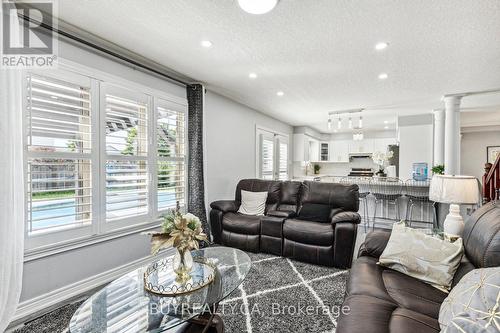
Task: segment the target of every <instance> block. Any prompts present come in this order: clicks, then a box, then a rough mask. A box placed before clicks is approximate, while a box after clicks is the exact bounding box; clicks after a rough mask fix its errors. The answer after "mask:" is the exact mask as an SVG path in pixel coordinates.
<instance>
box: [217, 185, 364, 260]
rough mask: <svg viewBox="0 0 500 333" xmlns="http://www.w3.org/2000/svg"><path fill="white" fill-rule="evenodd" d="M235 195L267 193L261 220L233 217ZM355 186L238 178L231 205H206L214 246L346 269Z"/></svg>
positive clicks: (354, 227) (237, 200) (356, 221)
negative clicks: (242, 191) (242, 192)
mask: <svg viewBox="0 0 500 333" xmlns="http://www.w3.org/2000/svg"><path fill="white" fill-rule="evenodd" d="M241 190H245V191H251V192H264V191H267V192H268V196H267V201H266V210H265V215H264V216H253V215H243V214H240V213H238V208H239V206H240V204H241ZM358 196H359V193H358V186H357V185H342V184H334V183H321V182H310V181H305V182H293V181H283V182H282V181H270V180H259V179H243V180H241V181H240V182H239V183H238V185H237V186H236V194H235V199H234V200H222V201H215V202H212V203H211V204H210V207H211V208H212V210H211V211H210V224H211V232H212V235H213V240H214V242H215V243H217V244H221V245H225V246H231V247H236V248H239V249H242V250H245V251H251V252H266V253H272V254H275V255H281V256H285V257H289V258H293V259H296V260H301V261H305V262H310V263H314V264H319V265H325V266H335V267H342V268H347V267H350V266H351V262H352V256H353V252H354V244H355V242H356V233H357V225H358V224H359V222H360V216H359V214H358V213H357V211H358V205H359V201H358Z"/></svg>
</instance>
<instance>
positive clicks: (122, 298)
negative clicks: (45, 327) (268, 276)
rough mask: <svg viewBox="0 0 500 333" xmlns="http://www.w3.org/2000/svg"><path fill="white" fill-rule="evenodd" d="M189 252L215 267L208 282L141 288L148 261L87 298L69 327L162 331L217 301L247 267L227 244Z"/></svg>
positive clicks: (75, 332) (82, 331)
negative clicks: (171, 291)
mask: <svg viewBox="0 0 500 333" xmlns="http://www.w3.org/2000/svg"><path fill="white" fill-rule="evenodd" d="M192 255H193V258H194V260H199V261H204V262H207V263H209V264H211V265H212V266H213V267H215V278H214V280H213V282H212V283H210V284H209V285H208V286H206V287H204V288H202V289H198V290H195V291H193V292H191V293H188V294H183V295H178V296H173V297H172V296H159V295H156V294H153V293H150V292H148V291H147V290H145V289H144V272H145V271H146V270H147V268H148V267H149V266H146V267H141V268H139V269H136V270H135V271H133V272H130V273H128V274H126V275H124V276H122V277H120V278H118V279H117V280H115V281H113V282H111V283H110V284H109V285H107V286H106V287H105V288H103V289H101V290H100V291H99V292H97V293H95V294H94V295H93V296H91V297H90V298H89V299H87V300H86V301H85V302H84V303H83V304H82V305H81V306H80V307H79V308H78V310H77V311H76V312H75V314H74V315H73V317H72V318H71V322H70V325H69V330H70V332H71V333H87V332H88V333H90V332H92V333H98V332H129V333H132V332H163V331H165V330H167V329H170V328H173V327H175V326H177V325H179V324H181V323H183V322H185V321H187V320H188V319H191V318H193V317H196V316H197V315H199V314H201V313H203V312H206V311H208V310H209V309H210V306H211V305H214V304H216V303H218V302H220V301H222V300H223V299H224V298H226V297H227V296H228V295H229V294H231V292H233V291H234V290H235V289H236V288H237V287H238V286H239V285H240V284H241V283H242V282H243V280H244V279H245V277H246V275H247V273H248V271H249V270H250V266H251V260H250V257H249V256H248V255H247V254H246V253H245V252H243V251H241V250H238V249H233V248H228V247H209V248H205V249H200V250H196V251H192ZM171 256H172V257H173V254H172V255H171ZM167 257H168V256H167ZM163 259H164V258H158V259H157V260H163ZM171 269H172V268H171ZM172 270H173V269H172Z"/></svg>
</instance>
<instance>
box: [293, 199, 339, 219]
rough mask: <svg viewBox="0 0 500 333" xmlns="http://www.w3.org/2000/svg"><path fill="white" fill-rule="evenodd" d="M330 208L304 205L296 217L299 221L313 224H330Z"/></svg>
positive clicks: (313, 204)
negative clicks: (312, 222)
mask: <svg viewBox="0 0 500 333" xmlns="http://www.w3.org/2000/svg"><path fill="white" fill-rule="evenodd" d="M330 211H331V208H330V206H328V205H323V204H316V203H305V204H304V205H302V207H301V208H300V211H299V215H298V216H297V218H298V219H300V220H306V221H314V222H324V223H325V222H326V223H329V222H330Z"/></svg>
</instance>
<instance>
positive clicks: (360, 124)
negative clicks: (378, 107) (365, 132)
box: [358, 116, 363, 128]
mask: <svg viewBox="0 0 500 333" xmlns="http://www.w3.org/2000/svg"><path fill="white" fill-rule="evenodd" d="M358 127H359V128H363V117H362V116H359V122H358Z"/></svg>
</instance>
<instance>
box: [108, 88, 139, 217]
mask: <svg viewBox="0 0 500 333" xmlns="http://www.w3.org/2000/svg"><path fill="white" fill-rule="evenodd" d="M103 90H104V91H105V93H104V94H103V99H104V101H103V103H102V104H104V109H105V114H106V119H105V123H106V142H105V144H106V153H105V160H106V163H105V173H106V220H107V221H115V220H123V219H125V218H128V217H137V216H141V215H147V214H148V213H149V186H148V110H149V96H147V95H144V94H135V93H133V92H129V91H128V90H125V89H123V88H120V87H114V86H111V85H105V86H104V89H103Z"/></svg>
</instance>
